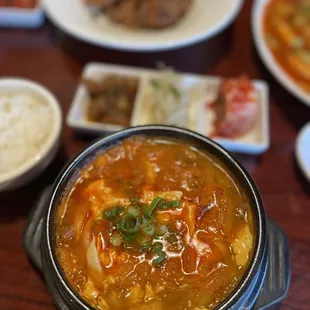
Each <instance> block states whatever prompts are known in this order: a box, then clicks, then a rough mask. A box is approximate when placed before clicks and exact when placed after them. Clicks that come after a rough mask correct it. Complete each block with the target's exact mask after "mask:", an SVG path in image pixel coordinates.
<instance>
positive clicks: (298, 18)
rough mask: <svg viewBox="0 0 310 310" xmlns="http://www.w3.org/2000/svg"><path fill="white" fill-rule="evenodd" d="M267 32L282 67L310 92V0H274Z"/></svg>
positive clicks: (269, 8) (267, 15)
mask: <svg viewBox="0 0 310 310" xmlns="http://www.w3.org/2000/svg"><path fill="white" fill-rule="evenodd" d="M264 34H265V39H266V43H267V45H268V47H269V49H270V51H271V52H272V54H273V56H274V58H275V59H276V61H277V62H278V63H279V65H280V66H281V68H282V69H283V70H284V71H286V72H287V73H288V74H289V76H290V77H291V78H292V79H293V80H294V81H295V82H296V83H297V84H298V85H299V86H300V87H301V88H302V89H304V90H305V91H306V92H308V93H310V0H270V3H269V4H268V5H267V7H266V9H265V15H264Z"/></svg>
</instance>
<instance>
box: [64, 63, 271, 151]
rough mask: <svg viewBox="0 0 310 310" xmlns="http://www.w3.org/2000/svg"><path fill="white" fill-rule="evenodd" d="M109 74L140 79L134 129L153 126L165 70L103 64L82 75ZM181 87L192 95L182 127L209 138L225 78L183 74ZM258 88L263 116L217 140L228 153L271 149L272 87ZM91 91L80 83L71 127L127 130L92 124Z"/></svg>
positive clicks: (261, 85)
mask: <svg viewBox="0 0 310 310" xmlns="http://www.w3.org/2000/svg"><path fill="white" fill-rule="evenodd" d="M108 74H119V75H124V76H134V77H136V78H138V79H139V87H138V91H137V94H136V99H135V103H134V107H133V111H132V115H131V121H130V124H131V126H137V125H145V124H150V123H152V113H154V108H152V107H151V106H150V100H149V99H150V97H149V96H150V93H149V91H150V81H151V80H152V79H154V78H155V79H160V78H161V77H162V76H163V74H164V73H163V72H162V71H158V70H151V69H144V68H134V67H125V66H117V65H108V64H102V63H90V64H88V65H87V66H86V67H85V68H84V70H83V73H82V77H83V78H89V79H93V80H96V79H97V78H101V79H102V78H103V77H104V76H106V75H108ZM179 79H180V85H181V87H182V89H186V91H187V94H188V97H189V98H188V102H189V104H188V105H189V107H188V113H187V115H186V117H187V120H188V121H187V122H186V124H182V127H186V128H188V129H191V130H194V131H197V132H199V133H200V134H203V135H205V136H210V133H211V132H212V126H213V120H214V117H215V115H214V112H213V110H212V109H211V108H210V107H208V103H210V102H212V101H214V99H215V98H216V96H217V93H218V89H219V86H220V83H221V79H220V78H218V77H213V76H200V75H193V74H179ZM253 84H254V87H255V89H256V91H257V97H258V98H259V116H258V119H257V122H256V124H255V125H254V126H253V128H252V129H251V130H249V131H248V132H247V133H246V134H244V135H242V136H240V137H237V138H217V137H216V138H214V140H215V141H217V142H218V143H219V144H221V145H222V146H223V147H225V148H226V149H227V150H229V151H232V152H239V153H248V154H260V153H263V152H264V151H266V150H267V149H268V148H269V143H270V138H269V100H268V86H267V84H266V83H265V82H262V81H254V82H253ZM88 102H89V97H88V92H87V89H86V87H85V86H83V85H82V84H80V85H79V86H78V88H77V91H76V94H75V96H74V99H73V103H72V105H71V108H70V111H69V113H68V116H67V124H68V125H69V126H70V127H72V128H74V129H76V130H79V131H83V132H88V133H94V134H103V133H110V132H114V131H117V130H121V129H122V128H123V127H122V126H119V125H114V124H101V123H95V122H90V121H88V120H87V118H86V110H87V108H88Z"/></svg>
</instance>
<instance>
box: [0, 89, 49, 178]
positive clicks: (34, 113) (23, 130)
mask: <svg viewBox="0 0 310 310" xmlns="http://www.w3.org/2000/svg"><path fill="white" fill-rule="evenodd" d="M52 122H53V115H52V109H51V107H50V106H49V105H48V104H47V103H46V102H45V101H44V99H41V98H40V97H38V96H36V95H33V94H31V93H17V94H4V95H3V94H0V175H1V174H4V173H6V172H9V171H12V170H14V169H16V168H18V167H20V166H21V165H23V164H25V163H26V162H28V161H30V160H31V159H32V158H34V157H35V156H36V155H37V154H38V151H40V149H41V148H42V146H43V145H44V144H45V143H46V142H47V140H48V138H49V137H50V134H51V128H52Z"/></svg>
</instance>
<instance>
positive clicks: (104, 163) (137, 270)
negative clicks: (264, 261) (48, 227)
mask: <svg viewBox="0 0 310 310" xmlns="http://www.w3.org/2000/svg"><path fill="white" fill-rule="evenodd" d="M253 225H254V224H253V219H252V212H251V206H250V202H249V200H248V198H247V196H246V194H245V192H243V189H242V187H241V186H240V184H239V183H238V182H237V180H236V179H235V178H234V177H233V176H232V174H231V173H230V171H229V170H228V168H227V167H226V166H225V165H224V164H223V163H222V162H220V161H219V160H218V159H216V158H215V157H213V155H211V154H209V153H206V152H201V151H199V150H198V149H196V148H194V147H191V146H188V145H185V144H180V143H179V142H176V141H174V140H167V139H166V138H165V139H164V140H163V138H147V137H143V136H141V137H134V138H129V139H127V140H125V141H123V142H120V143H119V144H118V145H116V146H114V147H113V148H111V149H109V150H108V151H106V152H105V153H102V154H101V155H99V156H98V157H96V158H95V159H94V160H93V161H92V162H91V163H90V164H89V165H88V166H87V167H85V168H84V170H83V171H82V172H81V174H80V176H79V177H78V179H77V181H76V182H75V184H74V185H72V186H71V188H70V189H69V190H68V194H66V196H65V197H64V198H63V200H62V202H61V205H60V206H59V210H58V213H57V225H56V253H57V257H58V260H59V263H60V265H61V267H62V269H63V271H64V273H65V275H66V278H67V280H68V281H69V283H70V284H71V286H72V287H73V288H74V289H75V291H76V292H77V293H78V294H80V296H81V297H82V298H83V299H85V300H86V301H87V302H88V303H89V304H91V305H92V306H93V307H95V308H96V309H111V310H119V309H130V310H139V309H153V310H167V309H195V310H198V309H212V308H214V307H216V306H217V305H218V304H219V303H220V302H222V301H223V300H224V299H225V298H226V297H228V295H229V294H230V293H231V292H232V291H233V289H234V288H235V287H236V285H237V284H238V283H239V281H240V280H241V278H242V277H243V275H244V274H245V272H246V270H247V268H248V266H249V262H250V259H251V257H252V252H253V247H254V237H255V235H254V227H253Z"/></svg>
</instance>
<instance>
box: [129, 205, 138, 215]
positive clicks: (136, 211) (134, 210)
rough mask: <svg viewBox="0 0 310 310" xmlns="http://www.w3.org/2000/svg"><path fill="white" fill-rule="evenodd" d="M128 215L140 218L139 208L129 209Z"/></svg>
mask: <svg viewBox="0 0 310 310" xmlns="http://www.w3.org/2000/svg"><path fill="white" fill-rule="evenodd" d="M128 213H129V214H131V215H133V216H136V217H138V216H139V215H140V210H139V209H138V208H137V207H129V208H128Z"/></svg>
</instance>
